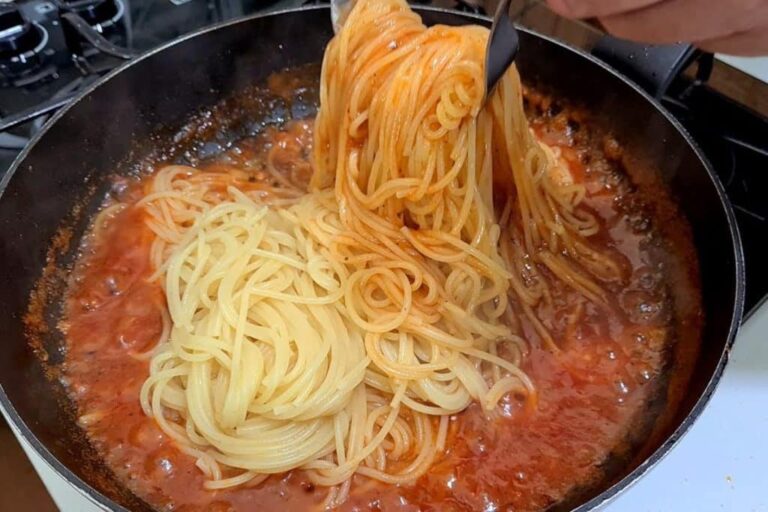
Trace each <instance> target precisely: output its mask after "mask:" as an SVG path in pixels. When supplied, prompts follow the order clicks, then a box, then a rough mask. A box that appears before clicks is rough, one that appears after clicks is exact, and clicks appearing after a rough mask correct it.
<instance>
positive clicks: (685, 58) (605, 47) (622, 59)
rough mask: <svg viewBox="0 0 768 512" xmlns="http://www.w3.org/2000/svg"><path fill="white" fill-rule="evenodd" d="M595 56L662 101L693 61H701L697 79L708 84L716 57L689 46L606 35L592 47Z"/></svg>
mask: <svg viewBox="0 0 768 512" xmlns="http://www.w3.org/2000/svg"><path fill="white" fill-rule="evenodd" d="M592 55H594V56H595V57H597V58H599V59H600V60H602V61H603V62H605V63H606V64H608V65H609V66H611V67H613V68H614V69H616V70H617V71H619V72H620V73H622V74H623V75H625V76H627V77H628V78H629V79H631V80H632V81H634V82H635V83H637V84H638V85H639V86H640V87H642V88H643V89H645V91H646V92H648V94H650V95H651V96H653V97H654V98H656V99H661V97H662V96H664V94H665V93H666V92H667V89H668V88H669V86H670V84H671V83H672V80H674V79H675V77H677V76H678V75H679V74H680V73H681V72H682V71H683V70H684V69H685V68H687V67H688V66H689V65H690V64H691V63H692V62H693V61H695V60H699V70H698V73H697V77H696V78H697V79H699V80H701V81H706V80H707V79H708V78H709V74H710V73H711V71H712V64H713V56H712V54H708V53H704V52H702V51H700V50H697V49H696V48H694V47H693V46H692V45H690V44H687V43H679V44H672V45H649V44H643V43H636V42H634V41H627V40H625V39H619V38H617V37H613V36H611V35H605V36H603V37H602V38H600V40H599V41H598V42H597V43H596V44H595V46H594V47H593V48H592Z"/></svg>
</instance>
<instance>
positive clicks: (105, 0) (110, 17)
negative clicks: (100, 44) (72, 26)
mask: <svg viewBox="0 0 768 512" xmlns="http://www.w3.org/2000/svg"><path fill="white" fill-rule="evenodd" d="M57 3H58V5H59V8H60V9H61V11H62V12H73V13H75V14H78V15H79V16H80V17H81V18H83V19H84V20H85V21H87V22H88V24H89V25H91V26H92V27H93V28H95V29H96V30H98V31H99V32H104V31H105V30H107V29H108V28H110V27H112V26H114V25H115V24H117V23H118V22H119V21H120V20H121V19H122V17H123V15H124V14H125V6H124V5H123V2H122V0H58V2H57Z"/></svg>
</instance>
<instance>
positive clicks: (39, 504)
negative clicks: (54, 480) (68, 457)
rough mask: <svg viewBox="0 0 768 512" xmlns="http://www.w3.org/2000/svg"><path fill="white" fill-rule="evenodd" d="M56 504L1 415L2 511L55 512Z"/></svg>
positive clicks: (0, 504)
mask: <svg viewBox="0 0 768 512" xmlns="http://www.w3.org/2000/svg"><path fill="white" fill-rule="evenodd" d="M56 510H57V509H56V505H55V504H54V503H53V500H51V497H50V496H49V495H48V491H46V489H45V486H43V482H41V481H40V478H39V477H38V476H37V473H36V472H35V469H34V468H33V467H32V464H31V463H30V462H29V460H28V459H27V456H26V455H25V454H24V452H23V451H22V449H21V446H19V443H18V442H17V441H16V438H15V437H14V436H13V432H11V429H10V428H9V427H8V425H7V424H6V423H5V420H4V419H3V417H2V416H0V511H3V512H5V511H8V512H55V511H56Z"/></svg>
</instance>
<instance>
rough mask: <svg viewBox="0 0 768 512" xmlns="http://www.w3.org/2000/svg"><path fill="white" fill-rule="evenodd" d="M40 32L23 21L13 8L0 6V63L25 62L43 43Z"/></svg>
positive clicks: (17, 11)
mask: <svg viewBox="0 0 768 512" xmlns="http://www.w3.org/2000/svg"><path fill="white" fill-rule="evenodd" d="M43 39H44V35H43V32H42V30H41V29H40V28H39V27H38V26H36V25H33V24H32V23H30V22H28V21H27V20H25V19H24V17H23V16H22V15H21V12H19V10H18V8H16V7H15V6H13V5H11V6H0V61H11V60H13V61H19V60H20V61H22V62H26V60H28V59H29V58H30V57H32V56H33V54H35V53H37V52H38V51H39V50H40V48H38V46H40V44H41V43H42V42H43Z"/></svg>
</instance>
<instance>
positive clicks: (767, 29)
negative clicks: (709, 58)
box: [547, 0, 768, 55]
mask: <svg viewBox="0 0 768 512" xmlns="http://www.w3.org/2000/svg"><path fill="white" fill-rule="evenodd" d="M547 3H548V4H549V7H550V8H551V9H552V10H553V11H555V12H557V13H558V14H560V15H562V16H566V17H569V18H598V19H599V20H600V22H601V24H602V25H603V27H605V29H606V30H607V31H609V32H610V33H612V34H613V35H615V36H617V37H621V38H624V39H631V40H634V41H642V42H646V43H655V44H666V43H676V42H680V41H685V42H690V43H693V44H695V45H696V46H698V47H699V48H701V49H703V50H705V51H709V52H720V53H728V54H733V55H768V0H547Z"/></svg>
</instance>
